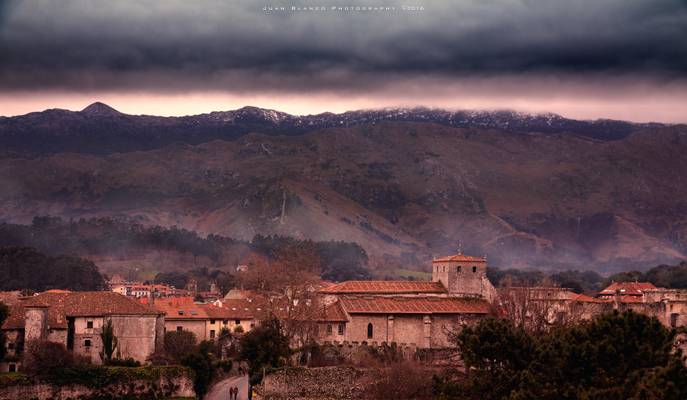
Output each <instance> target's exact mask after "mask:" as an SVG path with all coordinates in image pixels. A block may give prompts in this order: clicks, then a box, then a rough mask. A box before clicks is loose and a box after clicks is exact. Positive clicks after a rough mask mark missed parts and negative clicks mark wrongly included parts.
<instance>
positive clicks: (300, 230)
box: [0, 105, 687, 271]
mask: <svg viewBox="0 0 687 400" xmlns="http://www.w3.org/2000/svg"><path fill="white" fill-rule="evenodd" d="M398 112H401V111H398ZM418 112H419V111H418ZM47 113H48V114H49V113H70V114H65V115H70V116H71V117H70V118H72V117H73V118H76V119H79V118H90V117H84V116H83V114H88V115H102V116H103V118H111V119H112V121H111V125H107V124H104V123H103V125H102V127H103V129H102V130H97V129H96V128H97V125H93V127H91V128H88V129H86V128H83V125H79V124H80V123H77V122H74V124H75V125H73V126H72V128H74V129H76V128H78V129H82V128H83V129H84V130H83V131H81V130H78V129H77V131H78V132H82V133H83V134H84V135H85V134H90V133H89V132H92V134H93V135H95V136H98V135H101V136H102V137H105V138H106V139H107V140H106V142H107V143H108V145H109V144H110V143H118V142H117V140H118V139H121V140H122V141H121V143H122V145H123V146H124V145H125V146H128V147H130V148H132V149H138V150H137V151H127V152H121V153H112V151H113V147H110V148H109V149H107V150H106V151H105V150H102V151H95V150H94V151H91V150H93V149H96V150H97V148H96V147H89V146H91V145H89V146H85V147H83V148H77V150H83V151H82V152H81V153H80V154H79V153H64V152H61V151H58V150H59V149H58V148H56V147H53V146H52V145H50V146H47V145H45V150H46V151H44V152H43V153H46V154H44V155H42V156H36V154H37V153H36V152H33V150H31V151H32V152H33V153H32V154H33V155H32V156H31V157H19V156H17V153H18V152H20V151H19V149H18V148H14V149H13V153H12V154H13V155H10V154H9V152H8V153H6V155H5V157H3V158H2V159H0V216H1V217H0V218H1V219H3V220H7V221H12V222H21V223H26V222H29V221H30V220H31V218H32V217H33V216H35V215H43V214H51V215H59V216H62V217H67V218H70V217H73V218H78V217H90V216H131V217H135V218H137V219H138V220H139V221H142V222H144V223H150V224H160V225H179V226H183V227H186V228H188V229H193V230H197V231H199V232H201V233H219V234H222V235H226V236H231V237H236V238H243V239H250V238H251V237H252V236H253V235H255V234H256V233H262V234H270V233H275V234H284V235H291V236H295V237H300V238H315V239H318V240H326V239H334V240H346V241H354V242H357V243H360V244H361V245H362V246H363V247H364V248H365V249H366V250H367V252H368V253H369V255H370V258H371V263H372V264H373V265H374V266H376V267H377V268H381V269H392V268H396V267H401V266H412V265H416V266H426V265H427V260H428V259H429V258H430V257H431V256H432V255H440V254H447V253H450V252H455V251H456V249H457V247H458V246H461V247H462V249H463V250H464V251H466V252H470V253H474V254H487V255H488V257H489V259H490V263H491V264H492V265H500V266H503V267H529V266H535V267H541V268H568V267H574V268H583V269H597V270H602V271H610V270H619V269H624V268H627V267H640V268H641V267H646V268H648V267H651V266H653V265H655V264H657V263H660V262H672V261H675V260H677V259H683V258H685V253H687V196H685V193H686V192H687V191H686V189H687V181H686V179H687V178H686V177H687V159H686V158H685V157H684V154H687V127H685V126H683V125H677V126H660V125H636V124H629V123H617V124H620V125H617V126H624V127H625V128H623V129H627V131H626V132H624V133H622V134H621V133H619V132H620V131H621V130H622V129H621V130H614V129H612V128H608V129H606V130H603V129H601V128H598V126H599V125H598V124H601V122H580V123H582V124H587V125H585V126H587V127H597V128H598V129H599V133H598V134H597V133H594V134H592V133H590V132H591V131H586V130H585V129H581V131H580V132H576V131H575V130H574V129H573V128H572V127H566V128H565V129H563V128H560V129H558V130H556V129H553V128H552V130H551V131H545V132H541V131H538V130H536V129H535V128H528V129H531V130H529V131H528V129H526V126H527V125H526V124H525V123H524V122H523V124H525V125H523V129H515V128H512V129H511V127H513V126H515V125H517V124H515V123H514V122H512V121H511V122H509V123H508V125H507V126H506V128H508V129H504V127H503V126H501V125H498V124H497V123H496V122H495V121H496V120H495V119H491V120H490V121H491V122H489V123H488V124H486V125H485V126H484V127H477V126H472V125H471V127H469V128H461V127H456V126H450V124H448V123H442V122H440V121H439V122H416V121H415V122H413V121H406V120H401V121H388V120H385V119H384V118H381V119H375V120H373V121H370V120H369V118H370V117H369V115H371V114H365V113H360V114H359V115H363V114H365V115H367V117H365V118H368V120H365V121H363V120H361V119H355V118H353V119H352V120H351V121H357V122H355V123H353V122H350V123H344V124H341V125H349V126H339V127H324V128H321V129H313V130H310V129H305V128H303V130H302V131H298V130H286V131H288V132H289V133H291V134H289V135H286V134H280V131H279V130H278V129H276V130H270V129H263V128H259V127H260V126H262V125H261V124H262V123H264V121H265V120H269V121H272V123H273V126H278V125H279V124H285V123H286V122H284V121H291V122H289V124H296V122H294V121H295V119H294V118H296V117H291V116H289V115H288V114H282V113H277V112H274V114H272V112H270V111H268V110H259V109H242V110H239V111H237V112H233V113H235V114H234V117H233V118H234V120H233V121H237V120H240V121H243V122H241V123H244V122H245V121H246V120H247V119H248V117H247V116H245V115H246V114H241V113H248V114H251V113H257V114H256V115H258V116H256V117H255V118H258V119H261V120H262V121H263V122H260V123H257V122H255V121H253V122H251V124H249V125H246V126H248V127H244V128H241V129H245V133H241V134H240V135H239V134H237V137H234V138H233V140H213V141H209V142H205V143H200V144H196V145H192V144H188V142H193V141H194V140H195V139H199V138H200V137H195V136H193V135H194V133H193V132H199V131H200V130H201V129H200V128H198V130H196V131H193V129H191V131H190V133H189V134H188V137H186V136H184V137H185V138H186V139H188V138H193V139H194V140H190V139H188V140H185V142H186V143H173V144H170V145H167V146H163V144H164V143H165V140H162V141H160V142H155V141H153V142H149V141H148V137H156V136H155V135H154V134H153V132H155V129H157V128H155V129H152V128H151V130H150V131H147V130H146V128H143V127H140V126H139V125H140V123H139V122H137V121H141V120H140V119H138V118H144V119H150V120H151V121H152V120H156V121H158V120H159V121H162V122H160V124H162V123H163V122H164V123H167V122H168V121H172V120H174V121H177V120H183V118H182V119H168V118H158V117H132V116H126V115H120V114H118V113H117V112H116V111H114V110H112V109H109V108H108V107H106V106H104V105H95V106H90V107H89V108H87V109H86V110H84V111H82V112H78V113H72V112H62V111H48V112H47ZM378 113H383V111H379V112H378ZM437 113H439V112H438V111H437ZM217 114H222V113H213V114H208V115H206V116H205V117H204V118H211V117H210V116H213V115H215V116H214V117H213V118H216V119H217V120H218V121H222V118H225V117H226V118H229V117H227V116H226V115H225V117H220V116H218V115H217ZM224 114H226V113H224ZM353 114H356V113H350V115H353ZM237 115H238V116H237ZM241 115H243V116H241ZM483 115H487V114H486V113H485V114H483ZM493 115H495V114H493ZM16 118H20V119H21V118H28V119H31V118H37V117H36V116H31V115H29V116H24V117H15V119H10V120H11V123H8V122H7V119H5V120H3V122H2V124H3V125H2V126H3V128H2V130H0V131H2V135H0V136H2V137H6V136H7V132H13V134H14V135H18V136H23V137H24V138H26V137H27V135H28V136H29V137H32V136H31V135H33V134H36V135H38V136H40V135H41V133H40V132H50V133H51V134H52V135H54V137H55V139H54V140H56V141H58V142H59V143H64V147H63V148H62V150H66V149H67V148H69V147H70V146H77V147H78V146H79V145H80V143H81V141H80V139H79V140H77V139H74V138H75V137H80V136H79V135H76V136H72V134H73V132H74V130H72V128H70V127H64V126H61V125H59V124H58V125H57V126H54V128H50V125H49V124H48V125H46V126H42V125H40V124H38V122H36V124H38V126H39V127H38V128H35V127H30V125H31V124H29V123H28V122H25V123H20V122H18V121H19V120H17V119H16ZM118 118H125V119H128V118H130V121H129V123H131V124H134V125H136V126H137V127H138V128H136V129H139V130H135V129H134V130H132V131H131V133H130V135H129V136H121V137H120V136H118V135H119V134H118V133H113V132H129V131H127V129H128V128H126V126H124V127H122V126H120V123H119V122H117V121H118ZM184 118H186V120H187V121H188V119H189V118H194V117H184ZM323 118H325V117H323ZM331 118H332V119H331V120H332V121H334V120H335V119H336V118H334V117H333V114H332V117H331ZM339 118H341V117H340V116H339ZM522 118H525V116H522ZM527 118H531V119H534V120H536V121H540V119H542V118H543V119H545V118H546V117H545V116H538V117H534V116H531V117H527ZM550 118H552V122H551V124H550V126H556V124H558V122H555V123H554V121H559V119H558V118H560V117H553V116H550ZM543 119H542V121H543ZM131 121H133V122H131ZM165 121H167V122H165ZM301 121H303V120H302V119H301ZM225 122H226V121H225ZM559 122H560V121H559ZM151 123H152V122H151ZM575 123H577V122H575ZM8 124H9V125H8ZM12 124H18V126H22V127H24V129H25V130H24V131H21V132H19V131H15V130H12V129H11V128H8V126H10V125H12ZM199 124H200V125H202V126H205V125H206V123H205V122H199ZM609 124H610V125H608V126H616V125H613V124H616V123H609ZM207 125H211V124H210V123H207ZM229 125H231V123H229ZM239 125H240V124H239ZM313 125H316V124H313ZM155 126H158V125H155ZM232 126H233V125H232ZM237 126H238V125H237ZM79 127H80V128H79ZM217 127H218V128H217V132H224V131H222V129H225V128H226V130H227V132H234V131H232V129H233V128H232V129H229V128H227V126H226V125H224V124H223V123H220V122H217ZM222 127H223V128H222ZM220 128H221V129H220ZM258 128H259V129H258ZM597 128H594V129H597ZM89 129H93V131H91V130H89ZM175 129H177V128H175ZM179 129H180V128H179ZM208 129H209V128H208ZM284 129H286V128H284ZM590 129H591V128H590ZM251 130H253V132H252V133H248V132H249V131H251ZM568 130H571V132H568ZM170 131H172V132H173V131H174V129H171V130H170ZM36 132H38V133H36ZM137 132H139V133H140V132H148V133H145V134H142V135H143V138H140V137H138V136H136V134H138V133H137ZM179 132H180V133H179V135H182V133H181V132H182V130H180V131H179ZM604 132H605V133H604ZM296 133H297V134H296ZM46 134H47V133H46ZM231 135H234V133H231ZM231 135H229V136H231ZM161 136H162V135H161V134H160V135H159V136H157V137H158V138H159V137H161ZM590 136H594V137H590ZM232 137H233V136H232ZM600 137H603V138H605V139H611V138H612V139H613V140H601V139H599V138H600ZM59 138H62V139H59ZM132 138H133V139H132ZM115 139H117V140H115ZM206 139H208V138H206ZM203 140H205V139H203ZM30 142H32V143H33V144H32V146H33V147H35V146H39V145H41V144H40V143H39V142H40V141H38V140H30ZM93 143H94V144H93V145H92V146H96V145H95V142H93ZM151 143H152V144H154V145H152V144H151ZM149 144H151V146H152V147H153V148H152V149H148V150H140V148H141V147H145V146H147V145H149ZM26 147H27V148H28V147H30V146H29V145H27V146H26ZM72 150H74V149H72ZM47 153H55V154H47Z"/></svg>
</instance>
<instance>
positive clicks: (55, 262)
mask: <svg viewBox="0 0 687 400" xmlns="http://www.w3.org/2000/svg"><path fill="white" fill-rule="evenodd" d="M104 288H105V281H104V280H103V277H102V275H100V273H99V272H98V267H96V265H95V264H93V262H92V261H89V260H84V259H82V258H78V257H74V256H64V255H61V256H55V257H53V256H47V255H45V254H43V253H41V252H39V251H38V250H36V249H34V248H30V247H0V290H32V291H37V292H38V291H44V290H49V289H69V290H101V289H104Z"/></svg>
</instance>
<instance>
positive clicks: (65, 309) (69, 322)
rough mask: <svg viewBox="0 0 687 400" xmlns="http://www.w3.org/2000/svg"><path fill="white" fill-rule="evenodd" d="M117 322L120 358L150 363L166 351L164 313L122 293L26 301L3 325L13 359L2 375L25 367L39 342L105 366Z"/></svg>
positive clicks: (56, 294)
mask: <svg viewBox="0 0 687 400" xmlns="http://www.w3.org/2000/svg"><path fill="white" fill-rule="evenodd" d="M106 321H111V322H112V326H113V331H114V335H115V336H116V337H117V341H118V344H117V347H116V349H115V355H116V357H117V358H122V359H126V358H132V359H134V360H136V361H139V362H141V363H146V362H147V361H148V358H149V357H150V356H151V355H152V354H153V353H154V352H155V351H156V350H160V349H162V347H163V344H164V343H163V330H164V319H163V315H162V313H160V312H158V311H156V310H154V309H152V308H150V307H147V306H144V305H142V304H140V303H138V302H136V301H134V300H132V299H129V298H127V297H125V296H122V295H120V294H117V293H113V292H109V291H102V292H69V291H49V292H45V293H41V294H38V295H35V296H30V297H24V298H20V299H19V300H18V301H17V302H16V303H14V304H11V306H10V315H9V317H8V319H7V320H6V321H5V323H4V324H3V326H2V330H3V331H4V332H5V334H6V337H7V343H6V347H7V356H6V357H5V360H4V361H3V362H2V364H0V370H1V371H16V370H18V369H20V366H21V360H22V355H23V352H24V349H25V348H26V347H27V346H29V345H30V344H31V343H33V342H35V341H50V342H56V343H61V344H63V345H64V346H65V347H66V348H67V349H69V350H71V351H73V352H74V353H76V354H78V355H80V356H84V357H88V358H89V359H90V360H91V362H92V363H94V364H101V363H102V362H103V359H102V357H103V356H102V352H103V344H102V340H101V337H100V334H101V332H102V327H103V325H104V324H105V323H106Z"/></svg>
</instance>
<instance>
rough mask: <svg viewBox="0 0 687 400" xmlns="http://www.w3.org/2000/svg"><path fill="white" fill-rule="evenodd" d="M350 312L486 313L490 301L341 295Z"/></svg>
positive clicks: (346, 309)
mask: <svg viewBox="0 0 687 400" xmlns="http://www.w3.org/2000/svg"><path fill="white" fill-rule="evenodd" d="M340 301H341V305H342V307H343V309H344V310H345V311H346V312H347V313H349V314H486V313H488V312H489V303H488V302H487V301H486V300H482V299H469V298H457V297H433V296H424V297H341V299H340Z"/></svg>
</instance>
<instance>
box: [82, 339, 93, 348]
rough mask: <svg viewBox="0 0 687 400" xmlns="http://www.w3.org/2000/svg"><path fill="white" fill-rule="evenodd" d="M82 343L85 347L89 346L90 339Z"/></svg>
mask: <svg viewBox="0 0 687 400" xmlns="http://www.w3.org/2000/svg"><path fill="white" fill-rule="evenodd" d="M83 345H84V346H86V347H91V339H86V340H84V341H83Z"/></svg>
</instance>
